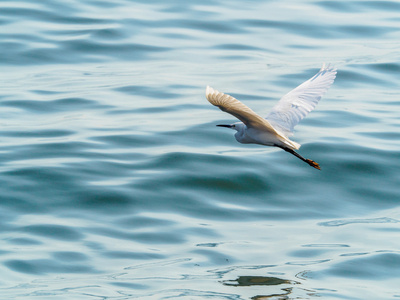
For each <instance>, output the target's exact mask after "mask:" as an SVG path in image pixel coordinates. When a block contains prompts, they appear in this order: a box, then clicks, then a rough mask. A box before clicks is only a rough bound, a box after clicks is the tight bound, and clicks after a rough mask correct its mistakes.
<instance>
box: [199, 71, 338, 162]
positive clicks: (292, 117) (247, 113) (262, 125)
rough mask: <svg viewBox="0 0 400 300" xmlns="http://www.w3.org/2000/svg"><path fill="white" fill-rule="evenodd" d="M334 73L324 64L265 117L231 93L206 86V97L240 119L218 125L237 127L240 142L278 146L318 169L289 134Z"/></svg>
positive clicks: (311, 106)
mask: <svg viewBox="0 0 400 300" xmlns="http://www.w3.org/2000/svg"><path fill="white" fill-rule="evenodd" d="M335 77H336V69H335V68H333V67H331V66H330V65H328V66H326V65H325V64H324V65H323V66H322V68H321V70H319V72H318V73H317V74H315V75H314V76H313V77H311V78H310V79H309V80H307V81H305V82H303V83H302V84H300V85H299V86H298V87H296V88H295V89H294V90H292V91H290V92H289V93H287V94H286V95H285V96H283V97H282V98H281V99H280V100H279V101H278V103H277V104H276V105H275V106H274V107H273V108H272V110H271V111H270V113H269V114H268V116H267V117H266V118H263V117H261V116H259V115H258V114H256V113H255V112H254V111H253V110H251V109H250V108H249V107H247V106H246V105H244V104H243V103H242V102H240V101H239V100H236V99H235V98H233V97H232V96H229V95H227V94H224V93H221V92H219V91H217V90H214V89H213V88H211V87H209V86H207V89H206V98H207V100H208V101H209V102H210V103H211V104H212V105H215V106H217V107H219V109H221V110H222V111H225V112H227V113H229V114H231V115H232V116H234V117H236V118H238V119H239V120H240V121H241V122H237V123H233V124H231V125H217V126H220V127H227V128H231V129H234V130H236V131H237V132H236V133H235V138H236V140H237V141H238V142H239V143H242V144H260V145H264V146H274V147H279V148H281V149H283V150H285V151H286V152H289V153H291V154H293V155H294V156H296V157H298V158H300V159H301V160H303V161H305V162H306V163H307V164H309V165H310V166H312V167H314V168H316V169H318V170H320V169H321V168H320V166H319V164H318V163H316V162H315V161H313V160H311V159H306V158H304V157H303V156H301V155H300V154H299V153H297V152H296V151H295V150H298V149H299V148H300V144H298V143H296V142H294V141H291V140H290V139H289V137H290V136H292V135H293V128H294V127H295V126H296V125H297V124H298V123H299V122H300V121H301V120H302V119H303V118H304V117H305V116H307V115H308V113H309V112H311V111H312V110H313V109H314V108H315V106H316V105H317V103H318V101H319V100H320V99H321V97H322V96H323V95H324V94H325V93H326V91H327V90H328V89H329V87H330V86H331V85H332V83H333V81H334V80H335Z"/></svg>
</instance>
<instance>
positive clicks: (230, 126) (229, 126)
mask: <svg viewBox="0 0 400 300" xmlns="http://www.w3.org/2000/svg"><path fill="white" fill-rule="evenodd" d="M217 126H218V127H227V128H232V125H217Z"/></svg>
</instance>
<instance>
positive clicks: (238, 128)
mask: <svg viewBox="0 0 400 300" xmlns="http://www.w3.org/2000/svg"><path fill="white" fill-rule="evenodd" d="M217 126H218V127H226V128H230V129H234V130H236V131H242V130H243V129H244V126H245V125H244V124H243V123H242V122H237V123H233V124H231V125H224V124H222V125H217Z"/></svg>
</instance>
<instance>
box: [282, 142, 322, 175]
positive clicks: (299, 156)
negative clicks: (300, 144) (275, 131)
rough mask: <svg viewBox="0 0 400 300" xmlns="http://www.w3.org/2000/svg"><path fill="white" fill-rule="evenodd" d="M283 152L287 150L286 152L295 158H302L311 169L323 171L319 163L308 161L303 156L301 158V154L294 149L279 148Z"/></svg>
mask: <svg viewBox="0 0 400 300" xmlns="http://www.w3.org/2000/svg"><path fill="white" fill-rule="evenodd" d="M277 147H279V148H281V149H283V150H285V151H286V152H289V153H290V154H293V155H294V156H296V157H298V158H300V159H301V160H302V161H305V162H306V163H308V164H309V165H310V166H311V167H313V168H316V169H318V170H321V168H320V166H319V164H318V163H316V162H315V161H313V160H311V159H306V158H304V157H303V156H301V155H300V154H298V153H297V152H296V151H294V150H293V149H290V148H287V147H282V146H277Z"/></svg>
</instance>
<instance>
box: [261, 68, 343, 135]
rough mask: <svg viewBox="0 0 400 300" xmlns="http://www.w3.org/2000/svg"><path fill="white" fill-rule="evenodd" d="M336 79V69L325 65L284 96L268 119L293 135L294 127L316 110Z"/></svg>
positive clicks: (279, 128)
mask: <svg viewBox="0 0 400 300" xmlns="http://www.w3.org/2000/svg"><path fill="white" fill-rule="evenodd" d="M335 77H336V69H335V68H333V67H330V65H328V66H325V64H324V65H323V66H322V68H321V70H320V71H319V72H318V73H317V74H315V75H314V76H313V77H312V78H310V79H309V80H307V81H306V82H303V83H302V84H300V85H299V86H298V87H297V88H295V89H294V90H292V91H290V92H289V93H287V94H286V95H285V96H283V97H282V98H281V100H279V102H278V103H277V104H276V105H275V106H274V107H273V108H272V110H271V112H270V113H269V115H268V116H267V117H266V119H267V120H268V121H269V122H270V123H271V124H272V126H274V127H277V129H278V130H280V131H282V132H283V133H285V134H286V135H287V136H290V135H292V134H293V128H294V126H296V125H297V124H298V123H299V122H300V121H301V120H302V119H303V118H304V117H305V116H307V115H308V113H309V112H310V111H312V110H313V109H314V108H315V106H316V105H317V103H318V101H319V100H320V99H321V97H322V96H323V95H324V94H325V93H326V91H327V90H328V88H329V87H330V86H331V85H332V83H333V81H334V80H335Z"/></svg>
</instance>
